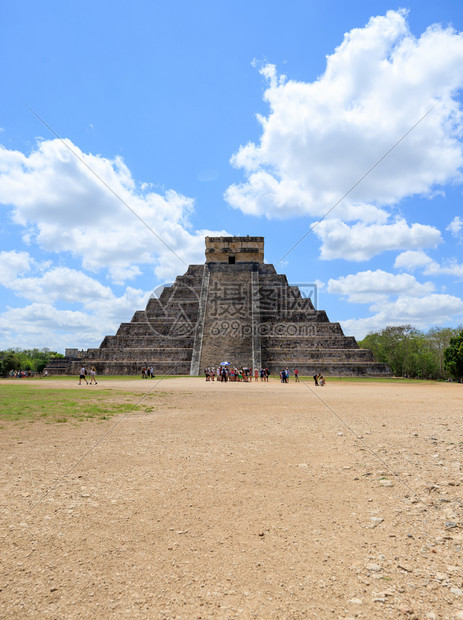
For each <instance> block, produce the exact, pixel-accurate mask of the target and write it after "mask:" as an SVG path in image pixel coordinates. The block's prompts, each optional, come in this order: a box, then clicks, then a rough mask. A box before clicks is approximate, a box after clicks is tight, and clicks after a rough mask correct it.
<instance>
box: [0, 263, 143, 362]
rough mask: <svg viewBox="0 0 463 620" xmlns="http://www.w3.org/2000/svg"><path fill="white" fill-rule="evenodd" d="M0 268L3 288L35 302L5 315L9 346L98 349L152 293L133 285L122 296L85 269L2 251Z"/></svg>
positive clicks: (0, 320)
mask: <svg viewBox="0 0 463 620" xmlns="http://www.w3.org/2000/svg"><path fill="white" fill-rule="evenodd" d="M0 265H1V268H0V284H1V285H3V286H7V287H8V288H9V289H10V290H12V291H14V292H15V293H16V295H18V296H19V297H22V298H23V299H26V300H27V301H28V302H32V303H29V305H26V306H25V307H22V308H18V307H16V308H9V309H7V310H6V312H4V313H3V314H1V315H0V338H1V339H2V340H3V342H5V343H6V345H4V346H7V345H9V346H13V347H18V346H25V347H28V346H30V342H31V341H33V342H34V343H35V345H34V346H47V347H50V346H52V343H53V345H54V346H56V347H57V348H58V349H60V350H62V349H63V348H64V347H65V346H70V344H72V343H79V346H96V345H98V344H99V343H100V341H101V339H102V334H105V333H114V332H115V331H116V329H117V328H118V326H119V324H120V323H121V322H122V321H127V320H130V318H131V316H132V314H133V311H134V309H139V308H143V307H144V306H145V304H146V302H147V300H148V298H149V291H142V290H139V289H134V288H132V287H127V288H126V289H125V292H124V293H123V294H122V295H119V296H117V295H115V294H114V293H113V292H112V290H111V288H110V287H109V286H103V285H102V284H101V283H100V282H98V280H96V279H94V278H91V277H89V276H87V275H86V274H84V273H82V272H81V271H78V270H75V269H69V268H67V267H53V266H50V265H40V264H37V263H36V262H35V261H34V259H33V258H32V257H31V256H30V255H29V254H28V253H27V252H16V251H11V252H1V253H0ZM54 304H57V305H61V306H62V308H61V309H60V308H58V307H56V306H55V305H54ZM63 306H64V307H65V306H68V308H66V309H64V308H63Z"/></svg>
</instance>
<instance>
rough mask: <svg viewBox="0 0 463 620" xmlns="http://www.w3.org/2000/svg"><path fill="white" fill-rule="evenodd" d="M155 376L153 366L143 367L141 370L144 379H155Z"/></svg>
mask: <svg viewBox="0 0 463 620" xmlns="http://www.w3.org/2000/svg"><path fill="white" fill-rule="evenodd" d="M155 376H156V375H155V374H154V368H153V366H143V368H142V369H141V378H142V379H154V377H155Z"/></svg>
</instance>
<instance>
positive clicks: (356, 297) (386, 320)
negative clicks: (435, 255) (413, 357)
mask: <svg viewBox="0 0 463 620" xmlns="http://www.w3.org/2000/svg"><path fill="white" fill-rule="evenodd" d="M405 254H412V255H414V254H416V255H418V254H421V253H419V252H416V253H413V252H409V253H407V252H405V253H404V255H405ZM422 254H424V253H422ZM410 259H411V260H412V259H413V256H411V257H410ZM431 262H432V261H431ZM327 291H328V293H331V294H335V295H340V296H341V297H344V298H346V299H347V301H348V302H350V303H361V304H369V306H368V309H369V311H370V312H371V315H370V316H368V317H365V318H360V319H348V320H344V321H342V322H341V323H342V327H343V329H344V331H345V332H346V333H347V334H352V335H354V336H355V337H356V338H359V339H361V338H364V337H365V335H366V334H367V333H368V332H370V331H378V330H380V329H383V328H384V327H385V326H386V325H404V324H412V325H413V326H414V327H416V328H418V329H427V328H429V327H431V326H433V325H445V324H448V323H449V322H452V323H454V322H455V321H456V320H457V321H458V320H461V318H463V300H462V299H460V298H459V297H456V296H454V295H447V294H442V293H436V292H434V291H435V286H434V284H433V283H432V282H424V283H420V282H418V280H417V279H416V278H415V277H414V276H413V275H410V274H407V273H402V274H396V275H394V274H392V273H388V272H386V271H384V270H382V269H377V270H375V271H371V270H369V271H362V272H359V273H356V274H351V275H348V276H343V277H340V278H337V279H330V280H329V282H328V286H327Z"/></svg>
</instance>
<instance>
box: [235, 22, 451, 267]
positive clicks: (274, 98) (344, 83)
mask: <svg viewBox="0 0 463 620" xmlns="http://www.w3.org/2000/svg"><path fill="white" fill-rule="evenodd" d="M462 66H463V37H462V35H461V34H460V33H456V32H455V31H454V30H453V29H451V28H445V29H444V28H441V27H440V26H431V27H429V28H428V29H427V30H426V31H425V32H424V33H423V34H422V35H421V36H420V37H418V38H415V37H414V36H413V35H412V34H411V32H410V31H409V29H408V25H407V22H406V13H405V12H404V11H388V12H387V14H386V15H385V16H379V17H374V18H372V19H371V20H370V21H369V23H368V24H367V25H366V26H365V27H364V28H356V29H354V30H352V31H351V32H349V33H347V34H346V35H345V37H344V41H343V42H342V44H341V45H340V46H339V47H338V48H337V49H336V50H335V51H334V53H333V54H332V55H331V56H329V57H328V58H327V65H326V70H325V72H324V73H323V74H322V75H321V76H320V77H319V78H318V79H317V80H315V81H314V82H311V83H309V82H297V81H294V80H286V79H285V77H284V76H278V74H277V71H276V69H275V67H274V66H272V65H266V66H264V67H263V68H262V69H261V73H262V74H263V75H264V77H265V78H266V79H267V81H268V86H267V90H266V91H265V96H264V98H265V100H266V101H267V102H268V104H269V113H268V114H267V115H266V116H261V117H259V121H260V123H261V126H262V135H261V138H260V141H259V143H252V142H250V143H248V144H247V145H245V146H241V147H240V149H239V150H238V152H237V153H236V154H235V155H234V156H233V157H232V160H231V161H232V164H233V165H234V166H236V167H238V168H242V169H243V170H244V172H245V174H246V180H245V181H244V182H243V183H242V184H235V185H231V186H230V187H229V188H228V189H227V191H226V194H225V196H226V199H227V200H228V202H229V203H230V204H231V205H232V206H233V207H235V208H237V209H241V210H242V211H243V212H244V213H248V214H249V213H251V214H254V215H264V216H266V217H268V218H288V217H292V216H295V215H298V216H300V215H308V216H312V217H316V218H318V217H320V216H322V215H324V214H325V213H326V212H327V210H328V209H329V208H330V207H331V206H332V205H333V204H334V203H335V202H336V201H337V200H339V198H340V197H341V196H343V195H344V193H345V192H346V191H347V190H348V189H349V188H350V187H352V185H353V184H354V183H355V182H356V181H358V180H359V179H360V178H361V177H362V176H363V175H364V174H365V172H366V171H367V170H369V169H370V168H371V166H372V165H373V164H374V163H375V162H377V161H378V160H379V158H380V157H381V156H382V155H383V154H384V153H386V152H387V151H388V149H390V148H391V146H392V145H393V144H394V143H395V142H396V141H397V140H399V139H400V138H401V137H402V136H404V135H405V133H406V132H407V131H408V130H409V129H410V128H411V127H412V126H413V125H414V123H416V122H417V121H418V120H419V119H420V118H421V117H422V116H423V115H424V114H425V113H426V112H427V111H429V110H430V108H431V106H432V105H433V104H436V107H435V108H434V109H433V111H432V112H431V113H430V114H429V115H428V116H427V117H426V118H425V120H423V122H422V123H421V124H420V125H419V126H418V127H417V128H416V129H415V130H414V131H413V132H412V133H410V134H409V135H408V136H407V137H406V139H404V140H403V142H402V143H401V144H400V146H399V147H398V148H397V149H396V150H395V151H394V152H393V153H392V154H391V155H390V156H389V157H387V158H386V159H385V160H384V161H383V162H382V163H381V164H380V166H378V168H376V169H375V170H374V171H373V172H372V173H371V174H370V175H369V176H368V177H367V178H366V179H365V180H364V181H363V182H362V183H361V184H360V185H359V186H358V187H357V188H356V189H355V190H354V191H353V192H352V193H351V194H350V195H349V196H348V197H347V198H346V199H345V200H344V201H343V203H342V206H341V207H340V208H339V209H337V210H336V211H335V213H334V214H335V215H336V216H337V217H342V219H344V220H361V221H363V222H366V221H369V222H377V223H384V222H385V221H386V219H387V217H388V208H389V207H390V206H391V205H395V204H397V202H398V201H400V200H401V199H402V198H404V197H406V196H411V195H427V196H432V195H433V192H435V191H436V188H438V187H439V186H442V185H443V184H446V183H448V182H450V181H461V172H460V170H461V166H462V163H463V155H462V148H461V142H460V141H459V139H460V138H461V133H462V129H461V109H460V106H459V103H458V102H457V100H456V99H455V96H456V94H457V93H458V91H459V89H461V88H462V87H463V72H462V71H461V67H462ZM409 247H417V246H413V245H412V246H410V245H407V243H406V244H405V246H404V248H405V249H406V248H409ZM329 254H333V252H332V251H331V250H327V251H325V255H329ZM364 255H366V256H371V255H372V254H371V251H370V250H368V251H366V252H365V253H364Z"/></svg>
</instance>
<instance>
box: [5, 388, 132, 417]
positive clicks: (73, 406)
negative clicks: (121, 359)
mask: <svg viewBox="0 0 463 620" xmlns="http://www.w3.org/2000/svg"><path fill="white" fill-rule="evenodd" d="M121 396H123V397H124V399H123V401H122V402H121ZM130 396H131V397H132V398H133V396H134V395H133V394H130ZM135 405H136V401H135V402H131V400H129V399H128V398H127V397H126V395H125V394H124V395H121V393H114V392H113V391H111V390H98V391H96V390H95V391H94V392H83V391H82V392H80V391H79V392H76V390H74V389H68V390H66V389H61V388H59V389H43V388H42V389H36V388H34V387H32V386H30V385H25V384H19V382H18V383H16V384H14V385H8V386H5V385H3V386H2V389H1V390H0V419H2V420H13V421H34V420H44V421H47V422H59V423H65V422H69V421H75V420H78V421H83V420H89V419H95V420H109V419H110V418H111V417H112V416H114V415H118V414H121V413H127V412H129V411H131V409H132V408H134V406H135Z"/></svg>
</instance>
